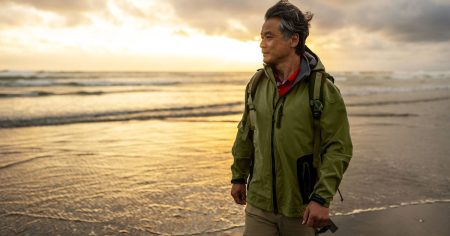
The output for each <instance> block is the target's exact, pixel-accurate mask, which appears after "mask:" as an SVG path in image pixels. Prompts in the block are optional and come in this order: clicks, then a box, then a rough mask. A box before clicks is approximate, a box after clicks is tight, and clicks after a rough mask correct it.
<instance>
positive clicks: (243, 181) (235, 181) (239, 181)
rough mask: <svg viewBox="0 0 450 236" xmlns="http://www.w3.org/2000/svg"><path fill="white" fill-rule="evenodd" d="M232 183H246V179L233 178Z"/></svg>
mask: <svg viewBox="0 0 450 236" xmlns="http://www.w3.org/2000/svg"><path fill="white" fill-rule="evenodd" d="M231 183H232V184H246V181H245V179H244V178H240V179H232V180H231Z"/></svg>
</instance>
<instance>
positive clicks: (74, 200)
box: [0, 71, 450, 235]
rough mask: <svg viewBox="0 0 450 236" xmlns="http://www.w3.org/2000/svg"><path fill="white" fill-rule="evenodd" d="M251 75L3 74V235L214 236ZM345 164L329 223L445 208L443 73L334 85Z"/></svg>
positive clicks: (237, 210) (385, 75)
mask: <svg viewBox="0 0 450 236" xmlns="http://www.w3.org/2000/svg"><path fill="white" fill-rule="evenodd" d="M252 74H253V72H217V73H214V72H186V73H182V72H57V71H1V72H0V235H48V234H49V233H50V234H53V235H58V234H61V235H68V234H70V235H111V234H113V235H116V234H131V235H215V234H217V235H220V234H221V233H223V232H226V231H228V230H232V229H235V228H240V227H242V226H243V219H244V218H243V207H242V206H238V205H236V204H234V202H233V200H232V198H231V196H230V193H229V192H230V187H231V186H230V182H229V181H230V169H229V167H230V165H231V163H232V157H231V153H230V151H231V146H232V143H233V139H234V136H235V134H236V131H237V129H236V126H237V123H238V121H239V120H240V116H241V113H242V111H243V106H244V92H245V91H244V89H245V85H246V83H247V82H248V80H249V78H250V77H251V76H252ZM332 75H333V76H334V77H335V80H336V81H335V84H336V85H337V86H338V87H339V89H340V91H341V93H342V95H343V97H344V100H345V102H346V105H347V110H348V114H349V119H350V124H351V132H352V139H353V144H354V157H353V159H352V161H351V163H350V167H349V169H348V171H347V172H346V174H345V176H344V180H343V182H342V184H341V188H340V189H341V192H342V194H343V197H344V201H343V202H341V201H340V198H339V197H338V196H337V197H336V198H335V200H334V201H333V204H332V206H331V213H332V215H352V214H358V213H359V212H364V211H374V210H384V209H388V208H392V207H401V206H404V205H411V204H433V203H436V202H450V174H449V172H448V166H450V158H449V156H450V145H448V140H449V139H450V124H449V120H450V71H434V72H427V71H418V72H401V71H385V72H383V71H373V72H334V73H333V72H332Z"/></svg>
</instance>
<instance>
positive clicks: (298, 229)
mask: <svg viewBox="0 0 450 236" xmlns="http://www.w3.org/2000/svg"><path fill="white" fill-rule="evenodd" d="M294 235H295V236H315V235H316V234H315V231H314V229H313V228H311V227H309V226H306V225H302V219H301V218H297V217H286V216H283V215H280V214H274V213H272V212H266V211H263V210H261V209H259V208H256V207H254V206H252V205H250V204H247V207H246V208H245V230H244V236H294Z"/></svg>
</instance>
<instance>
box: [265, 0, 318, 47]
mask: <svg viewBox="0 0 450 236" xmlns="http://www.w3.org/2000/svg"><path fill="white" fill-rule="evenodd" d="M312 17H313V14H312V13H311V12H306V13H305V14H303V13H302V12H301V11H300V9H298V8H297V7H296V6H295V5H293V4H292V3H290V2H289V1H288V0H281V1H279V2H277V3H276V4H275V5H273V6H272V7H271V8H269V9H268V10H267V12H266V15H265V16H264V18H265V19H266V20H268V19H270V18H280V31H281V33H283V36H284V38H285V39H288V38H290V37H291V36H292V35H294V34H298V36H299V38H300V42H299V44H298V45H297V47H296V49H295V52H296V53H297V54H298V55H302V54H303V53H304V52H305V40H306V38H307V37H308V35H309V26H310V25H309V21H311V19H312Z"/></svg>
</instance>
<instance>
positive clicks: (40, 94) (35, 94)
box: [0, 89, 155, 98]
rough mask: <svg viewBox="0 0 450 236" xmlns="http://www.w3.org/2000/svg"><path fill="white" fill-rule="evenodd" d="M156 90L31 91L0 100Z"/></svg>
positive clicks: (4, 94) (9, 94)
mask: <svg viewBox="0 0 450 236" xmlns="http://www.w3.org/2000/svg"><path fill="white" fill-rule="evenodd" d="M154 91H155V90H154V89H133V90H118V91H102V90H98V91H82V90H81V91H75V92H68V93H54V92H48V91H31V92H26V93H0V98H15V97H45V96H67V95H78V96H92V95H105V94H114V93H141V92H154Z"/></svg>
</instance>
